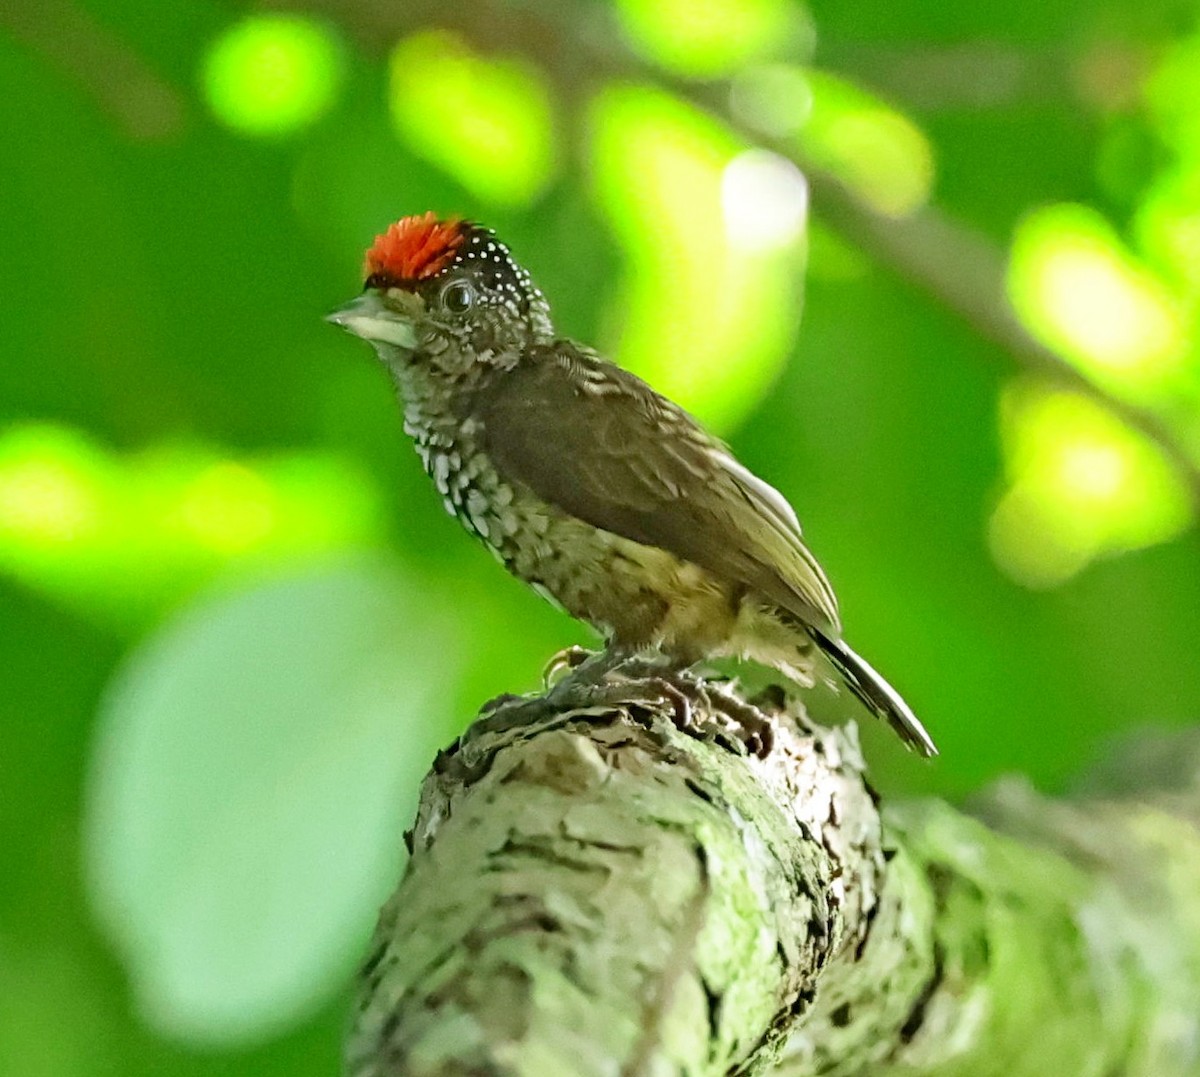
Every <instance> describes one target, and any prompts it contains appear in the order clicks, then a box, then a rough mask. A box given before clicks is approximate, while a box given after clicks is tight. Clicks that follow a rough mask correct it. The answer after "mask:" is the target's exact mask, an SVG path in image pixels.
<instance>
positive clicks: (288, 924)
mask: <svg viewBox="0 0 1200 1077" xmlns="http://www.w3.org/2000/svg"><path fill="white" fill-rule="evenodd" d="M460 650H461V649H460V647H458V646H457V645H456V640H455V637H454V634H453V632H452V631H451V630H450V627H449V626H448V625H446V624H445V623H443V622H442V621H441V620H440V618H439V617H438V616H436V615H435V614H433V613H432V612H431V611H430V608H429V605H428V603H427V602H424V601H422V598H421V596H419V595H418V594H416V593H414V591H413V589H412V588H411V587H410V586H409V585H408V583H407V581H406V580H405V579H404V578H403V577H402V576H401V575H400V574H399V573H398V572H397V571H396V570H395V569H394V568H391V567H389V566H387V565H383V564H380V563H371V562H366V563H364V562H354V563H340V564H335V565H332V566H329V565H327V566H325V567H324V568H322V569H320V570H317V571H310V572H309V573H307V574H305V575H303V576H295V577H291V578H287V579H282V580H274V581H272V582H269V583H266V584H261V585H259V586H256V587H253V588H251V589H248V590H245V591H242V592H241V593H238V594H234V595H228V596H222V597H219V598H216V599H214V600H210V601H207V602H202V603H200V604H198V605H195V606H193V607H191V608H190V609H189V610H187V611H186V612H185V613H184V614H183V615H182V616H181V617H179V618H178V619H177V620H176V621H175V622H174V623H172V624H170V625H168V626H167V627H166V628H165V629H164V630H162V631H161V632H160V633H159V634H158V635H156V636H155V637H153V638H152V639H150V640H149V641H148V642H147V643H146V644H145V645H144V646H143V647H142V648H141V649H140V650H139V651H137V652H136V653H134V654H133V655H132V657H131V658H130V660H129V661H128V663H127V664H126V666H125V668H124V669H123V670H122V671H121V672H120V674H119V675H118V676H117V678H116V679H115V681H114V683H113V685H112V687H111V690H110V691H109V693H108V697H107V699H106V702H105V704H104V707H103V710H102V713H101V716H100V723H99V735H98V741H97V744H96V746H95V751H94V753H93V756H92V760H91V776H90V778H91V781H90V793H91V796H90V802H89V806H88V807H89V810H88V815H87V819H86V854H87V857H88V869H89V884H90V890H91V895H92V897H93V901H94V905H95V907H96V909H97V911H98V914H99V916H100V918H101V920H102V922H103V924H104V926H105V927H106V929H107V931H108V933H109V935H110V936H111V938H112V940H113V942H114V943H115V945H116V946H117V947H118V949H119V950H120V951H121V953H122V955H123V956H124V959H125V961H126V964H127V967H128V969H129V972H130V975H131V977H132V980H133V987H134V991H135V994H136V996H137V998H138V1000H139V1002H140V1004H141V1008H142V1010H143V1012H144V1014H145V1016H146V1019H147V1020H148V1021H149V1022H150V1023H151V1024H152V1025H153V1026H154V1027H155V1028H156V1029H158V1030H159V1031H161V1032H164V1033H166V1034H169V1035H172V1036H175V1037H179V1038H182V1039H186V1040H189V1041H195V1042H203V1043H229V1042H246V1041H250V1040H254V1039H258V1038H262V1037H264V1036H266V1035H269V1034H271V1033H273V1032H277V1031H278V1030H279V1029H281V1028H282V1027H284V1026H286V1025H287V1024H289V1023H291V1022H293V1021H295V1020H296V1019H297V1018H298V1017H300V1016H302V1015H304V1014H305V1013H306V1012H308V1011H311V1010H312V1009H313V1008H314V1007H315V1006H317V1005H318V1004H319V1003H320V1002H322V1001H323V1000H325V999H326V998H328V996H329V995H330V994H331V993H332V992H334V991H335V990H337V989H338V987H339V986H340V985H342V984H344V983H345V982H346V980H347V978H348V977H349V975H350V972H351V970H352V968H353V967H354V965H355V963H356V962H357V961H358V959H359V957H360V956H361V952H362V948H363V946H364V945H365V941H366V938H367V937H368V934H369V931H370V928H371V926H372V924H373V922H374V918H375V914H376V911H377V909H378V906H379V905H380V903H381V902H382V900H383V898H384V897H385V896H386V893H387V891H388V890H389V889H390V887H391V885H392V884H393V883H394V880H395V878H396V876H397V872H398V869H399V863H400V858H401V855H402V850H401V848H400V845H401V842H400V835H401V833H402V830H403V827H404V825H405V824H406V822H407V820H408V818H409V817H410V816H411V812H412V807H413V804H414V802H415V798H416V792H417V788H418V784H419V782H420V779H421V776H422V775H423V773H424V772H425V770H426V768H427V767H428V765H429V762H430V759H431V757H432V756H433V754H434V752H435V750H436V749H437V748H438V746H439V745H440V744H441V743H442V742H443V741H444V739H445V738H446V736H447V731H448V729H449V727H450V716H449V715H448V714H447V709H448V705H447V703H446V699H447V696H448V692H447V689H448V688H449V689H451V690H453V687H454V685H455V684H456V683H457V677H458V659H459V654H460Z"/></svg>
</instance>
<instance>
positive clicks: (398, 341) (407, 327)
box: [325, 292, 417, 351]
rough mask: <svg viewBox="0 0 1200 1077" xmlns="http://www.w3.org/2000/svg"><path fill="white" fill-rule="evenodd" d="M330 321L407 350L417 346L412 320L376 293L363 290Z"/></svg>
mask: <svg viewBox="0 0 1200 1077" xmlns="http://www.w3.org/2000/svg"><path fill="white" fill-rule="evenodd" d="M325 320H326V321H327V322H333V324H334V325H340V326H341V327H342V328H343V329H345V330H346V331H347V332H349V333H353V334H354V335H355V336H356V337H362V339H363V340H370V341H373V342H379V343H381V344H393V345H395V346H396V347H397V348H403V349H404V350H405V351H413V350H414V349H415V348H416V346H417V331H416V328H415V327H414V325H413V322H412V319H411V318H408V317H405V316H404V315H403V314H401V313H400V312H398V311H396V310H393V309H392V308H391V307H389V306H387V305H386V304H385V303H384V302H383V300H382V299H381V298H380V296H379V295H378V294H377V293H375V292H364V293H363V294H362V295H360V296H358V297H357V298H356V299H352V300H350V302H349V303H347V304H346V305H345V306H344V307H340V308H339V309H337V310H335V311H334V312H333V313H332V314H327V315H326V316H325Z"/></svg>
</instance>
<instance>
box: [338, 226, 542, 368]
mask: <svg viewBox="0 0 1200 1077" xmlns="http://www.w3.org/2000/svg"><path fill="white" fill-rule="evenodd" d="M364 276H365V278H366V282H365V285H364V295H363V296H361V297H360V298H359V299H358V300H356V301H355V302H354V303H353V304H351V305H349V306H348V307H347V308H345V309H344V310H343V311H339V312H338V314H336V315H334V316H333V320H334V321H337V322H338V323H339V324H341V325H344V326H345V327H346V328H347V329H349V330H351V331H352V332H355V333H357V334H358V335H359V336H364V337H366V338H367V339H369V340H371V342H372V343H373V344H375V346H376V348H377V350H378V351H379V352H380V354H381V355H382V356H383V357H384V358H385V359H387V360H388V361H389V362H395V361H396V360H398V359H403V360H404V362H405V363H406V364H410V363H413V362H415V363H418V364H420V363H422V362H424V363H429V364H432V365H433V366H436V367H439V368H441V369H443V370H445V371H446V372H447V373H453V372H456V371H459V370H461V369H462V368H463V367H464V366H466V365H469V364H470V363H473V362H482V363H485V364H487V365H498V366H506V365H509V364H510V363H512V362H515V361H516V359H517V357H518V356H519V355H520V353H521V351H522V350H523V349H525V348H526V347H528V346H529V345H531V344H535V343H544V342H547V341H549V340H551V339H552V338H553V335H554V328H553V325H552V323H551V320H550V307H549V305H548V304H547V302H546V299H545V297H544V296H543V295H542V293H541V292H540V291H539V290H538V288H537V286H536V285H535V284H534V283H533V279H532V278H531V277H530V275H529V272H528V271H527V270H526V269H525V268H524V267H523V266H521V265H519V264H518V263H517V262H516V261H515V260H514V259H513V256H512V253H511V252H510V251H509V249H508V247H507V246H506V245H505V244H504V243H502V242H501V241H500V240H499V239H497V238H496V234H495V232H493V231H492V230H491V229H490V228H484V227H483V226H482V225H478V224H473V223H471V222H469V221H460V220H457V219H449V220H440V219H438V218H437V217H435V216H434V215H433V214H432V213H426V214H425V215H424V216H420V217H405V218H403V219H402V220H400V221H397V222H396V223H395V224H393V225H392V226H391V227H390V228H388V229H387V231H386V232H383V233H382V234H381V235H379V236H377V237H376V238H375V242H374V243H373V244H372V246H371V248H370V249H369V250H368V251H367V255H366V262H365V266H364ZM367 308H369V310H368V309H367Z"/></svg>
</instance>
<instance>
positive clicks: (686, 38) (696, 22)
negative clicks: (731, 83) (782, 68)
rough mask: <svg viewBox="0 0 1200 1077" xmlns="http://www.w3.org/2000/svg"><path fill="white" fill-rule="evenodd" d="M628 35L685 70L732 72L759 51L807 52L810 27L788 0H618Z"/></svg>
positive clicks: (670, 65)
mask: <svg viewBox="0 0 1200 1077" xmlns="http://www.w3.org/2000/svg"><path fill="white" fill-rule="evenodd" d="M616 8H617V12H618V14H619V15H620V18H621V22H622V24H623V25H624V28H625V31H626V33H627V34H628V35H629V37H630V39H631V40H632V41H633V42H634V44H635V45H637V46H638V47H639V48H640V49H641V50H642V51H643V52H645V53H646V54H647V55H648V56H650V57H652V58H653V59H655V60H657V61H658V62H659V63H661V64H662V65H663V66H664V67H668V68H671V69H672V70H674V71H678V72H680V73H681V74H685V75H694V76H707V77H712V76H715V75H720V74H724V73H726V72H728V71H732V70H734V69H735V68H737V67H740V66H741V65H742V64H745V63H746V62H747V61H749V60H752V59H754V58H755V57H758V56H763V55H768V56H769V55H771V54H773V53H788V54H792V55H794V54H795V53H796V52H798V51H799V52H805V53H807V52H808V51H809V50H810V49H811V47H812V43H813V37H814V35H813V29H812V25H811V23H810V22H809V20H808V18H807V15H806V13H805V12H804V9H803V8H801V7H800V6H799V5H797V4H795V3H793V2H792V0H617V5H616Z"/></svg>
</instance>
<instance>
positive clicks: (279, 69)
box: [204, 15, 342, 135]
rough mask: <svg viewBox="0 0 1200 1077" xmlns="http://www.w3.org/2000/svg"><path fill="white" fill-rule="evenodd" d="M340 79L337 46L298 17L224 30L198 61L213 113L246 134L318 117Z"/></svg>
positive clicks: (285, 128)
mask: <svg viewBox="0 0 1200 1077" xmlns="http://www.w3.org/2000/svg"><path fill="white" fill-rule="evenodd" d="M341 81H342V54H341V47H340V44H339V42H338V41H337V40H336V39H335V38H334V37H333V35H332V34H331V32H330V31H329V29H328V28H327V27H325V26H324V25H323V24H321V23H318V22H314V21H313V20H311V19H306V18H302V17H300V16H298V15H254V16H251V17H249V18H246V19H243V20H242V21H241V22H239V23H237V24H236V25H234V26H232V27H230V29H229V30H227V31H226V32H225V34H224V35H223V36H222V37H220V38H219V39H218V40H217V41H216V42H215V43H214V44H213V46H212V48H211V49H210V50H209V53H208V55H207V57H206V58H205V62H204V92H205V96H206V97H207V98H208V104H209V107H210V108H211V109H212V111H213V114H214V115H215V116H216V117H217V118H218V119H219V120H221V122H223V123H224V124H226V125H227V126H229V127H232V128H233V129H234V130H236V131H240V132H242V133H243V134H248V135H284V134H290V133H291V132H293V131H296V130H298V129H299V128H302V127H305V126H307V125H308V124H310V123H312V122H313V121H314V120H317V119H319V118H320V117H321V116H322V115H324V113H325V112H326V111H327V110H328V109H329V106H330V105H331V104H332V103H333V100H334V97H335V95H336V93H337V90H338V88H339V86H340V84H341Z"/></svg>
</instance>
